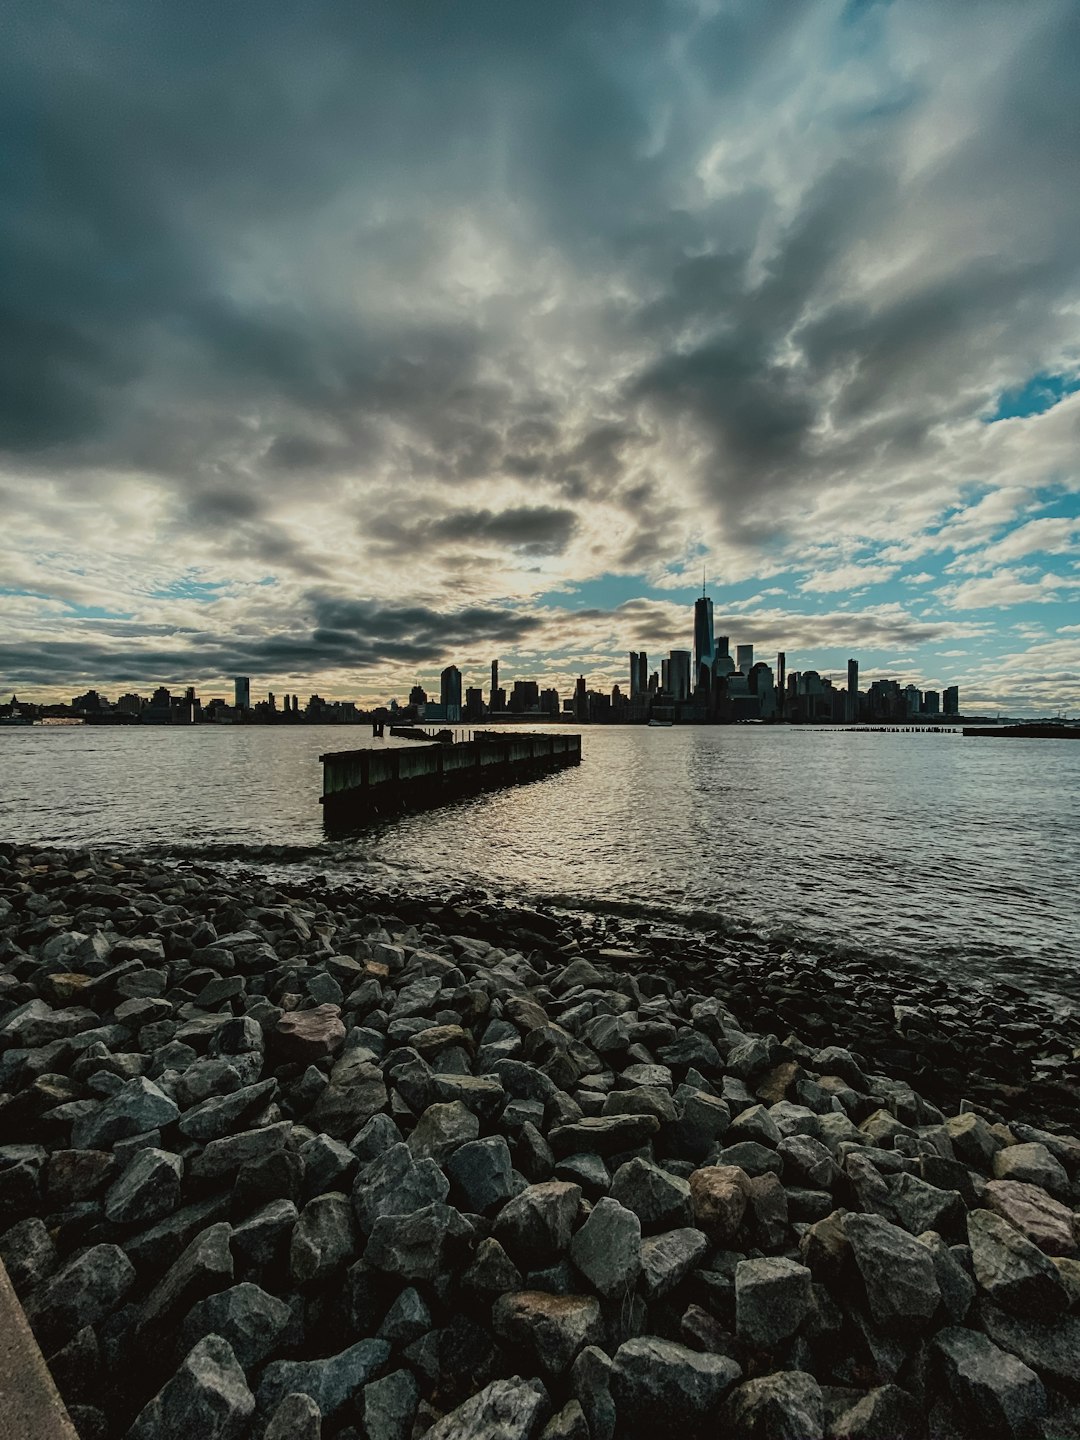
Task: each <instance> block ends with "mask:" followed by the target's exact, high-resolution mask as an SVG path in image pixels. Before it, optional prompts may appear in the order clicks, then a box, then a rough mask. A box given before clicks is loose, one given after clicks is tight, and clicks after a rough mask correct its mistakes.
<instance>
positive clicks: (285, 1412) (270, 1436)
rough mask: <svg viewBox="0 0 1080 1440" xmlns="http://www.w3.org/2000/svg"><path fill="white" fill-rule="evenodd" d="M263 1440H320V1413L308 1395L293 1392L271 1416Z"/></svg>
mask: <svg viewBox="0 0 1080 1440" xmlns="http://www.w3.org/2000/svg"><path fill="white" fill-rule="evenodd" d="M263 1440H322V1411H321V1410H320V1409H319V1407H318V1405H317V1404H316V1403H315V1401H314V1400H313V1399H312V1398H311V1396H310V1395H301V1394H299V1393H297V1392H296V1391H293V1392H292V1394H291V1395H286V1396H285V1397H284V1399H283V1400H282V1401H281V1403H280V1404H279V1405H278V1406H277V1408H276V1409H275V1411H274V1413H273V1415H271V1417H270V1421H269V1424H268V1425H267V1427H266V1429H265V1431H264V1432H263Z"/></svg>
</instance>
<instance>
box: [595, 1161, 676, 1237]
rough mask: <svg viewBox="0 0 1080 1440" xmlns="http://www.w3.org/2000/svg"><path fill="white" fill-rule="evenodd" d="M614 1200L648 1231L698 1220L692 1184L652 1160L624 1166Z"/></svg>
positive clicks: (618, 1173)
mask: <svg viewBox="0 0 1080 1440" xmlns="http://www.w3.org/2000/svg"><path fill="white" fill-rule="evenodd" d="M611 1198H612V1199H613V1200H617V1201H618V1202H619V1204H620V1205H623V1206H625V1207H626V1209H627V1210H632V1211H633V1212H634V1214H635V1215H636V1216H637V1217H638V1219H639V1220H640V1221H641V1228H642V1230H645V1231H649V1230H670V1229H672V1228H673V1227H675V1226H678V1225H689V1224H691V1223H692V1221H693V1218H694V1207H693V1204H692V1202H691V1198H690V1185H689V1183H688V1182H687V1181H686V1180H683V1179H682V1178H681V1177H680V1176H678V1175H671V1174H669V1173H668V1172H667V1171H666V1170H661V1169H660V1167H659V1165H654V1164H653V1163H652V1162H651V1161H650V1160H642V1159H640V1158H637V1159H634V1160H628V1161H627V1162H626V1164H625V1165H620V1166H619V1168H618V1170H616V1171H615V1174H614V1176H613V1177H612V1181H611Z"/></svg>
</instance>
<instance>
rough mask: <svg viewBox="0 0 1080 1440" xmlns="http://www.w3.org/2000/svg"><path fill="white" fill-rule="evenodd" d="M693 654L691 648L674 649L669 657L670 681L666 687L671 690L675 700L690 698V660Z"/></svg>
mask: <svg viewBox="0 0 1080 1440" xmlns="http://www.w3.org/2000/svg"><path fill="white" fill-rule="evenodd" d="M691 659H692V656H691V654H690V651H689V650H672V652H671V654H670V655H669V656H668V659H667V667H668V683H667V684H666V685H665V686H664V689H665V690H667V691H668V692H669V694H670V695H671V698H672V699H673V700H689V699H690V691H691V686H690V661H691Z"/></svg>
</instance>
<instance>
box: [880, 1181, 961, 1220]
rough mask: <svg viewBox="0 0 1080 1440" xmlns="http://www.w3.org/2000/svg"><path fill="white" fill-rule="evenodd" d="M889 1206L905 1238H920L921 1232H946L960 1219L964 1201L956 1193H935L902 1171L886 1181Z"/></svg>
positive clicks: (924, 1183) (937, 1191)
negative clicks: (908, 1236)
mask: <svg viewBox="0 0 1080 1440" xmlns="http://www.w3.org/2000/svg"><path fill="white" fill-rule="evenodd" d="M889 1204H890V1206H891V1209H892V1218H893V1219H894V1220H895V1221H896V1223H897V1224H898V1225H901V1226H903V1228H904V1229H905V1230H906V1231H907V1232H908V1234H909V1235H921V1234H922V1233H923V1231H924V1230H936V1231H937V1233H938V1234H939V1235H940V1234H943V1233H947V1232H949V1231H951V1230H952V1229H953V1228H954V1227H955V1226H957V1225H959V1223H960V1222H961V1220H962V1219H963V1216H964V1201H963V1197H962V1196H961V1195H960V1194H959V1192H958V1191H956V1190H939V1189H938V1188H937V1186H936V1185H928V1184H927V1183H926V1181H925V1180H921V1179H920V1178H919V1177H918V1176H917V1175H909V1174H907V1173H906V1172H905V1173H903V1174H901V1175H896V1176H894V1177H893V1178H892V1180H891V1181H890V1182H889Z"/></svg>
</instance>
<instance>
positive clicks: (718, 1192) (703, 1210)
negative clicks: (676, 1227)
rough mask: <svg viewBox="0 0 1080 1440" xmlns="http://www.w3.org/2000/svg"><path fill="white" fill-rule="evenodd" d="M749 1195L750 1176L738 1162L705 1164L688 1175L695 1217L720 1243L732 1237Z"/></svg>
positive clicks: (700, 1226) (722, 1243)
mask: <svg viewBox="0 0 1080 1440" xmlns="http://www.w3.org/2000/svg"><path fill="white" fill-rule="evenodd" d="M749 1198H750V1179H749V1176H747V1174H746V1172H745V1171H743V1170H740V1169H739V1167H738V1166H737V1165H706V1166H704V1167H703V1168H702V1169H700V1170H695V1171H694V1173H693V1174H692V1175H691V1176H690V1199H691V1202H692V1203H693V1206H694V1219H695V1220H696V1222H697V1225H698V1228H699V1229H701V1230H704V1231H705V1233H706V1235H708V1236H709V1237H710V1239H712V1240H714V1241H715V1242H716V1243H717V1244H719V1245H726V1244H727V1243H728V1242H729V1241H731V1240H733V1239H734V1238H735V1235H736V1233H737V1231H738V1229H739V1226H740V1225H741V1224H742V1218H743V1215H744V1214H745V1212H746V1204H747V1201H748V1200H749Z"/></svg>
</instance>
